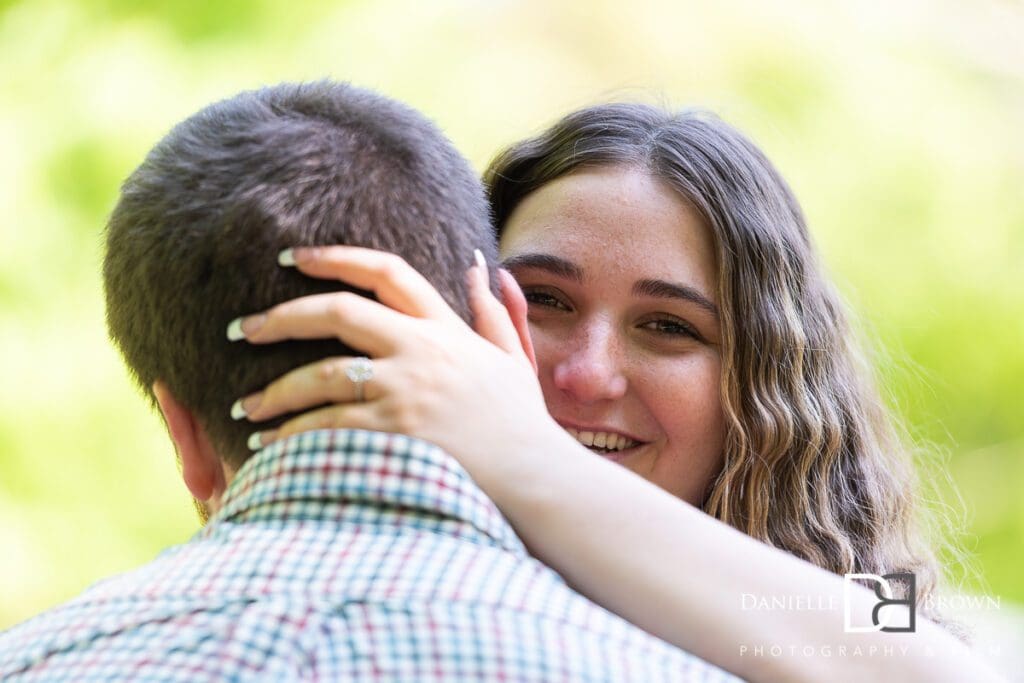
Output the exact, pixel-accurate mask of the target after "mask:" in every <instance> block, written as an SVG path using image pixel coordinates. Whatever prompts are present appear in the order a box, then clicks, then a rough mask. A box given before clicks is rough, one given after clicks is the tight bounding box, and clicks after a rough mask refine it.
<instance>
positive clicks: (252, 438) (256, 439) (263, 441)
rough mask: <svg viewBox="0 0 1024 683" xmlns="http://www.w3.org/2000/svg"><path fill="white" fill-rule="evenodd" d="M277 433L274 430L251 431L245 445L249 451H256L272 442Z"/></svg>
mask: <svg viewBox="0 0 1024 683" xmlns="http://www.w3.org/2000/svg"><path fill="white" fill-rule="evenodd" d="M276 434H277V431H276V430H270V431H268V432H253V433H252V434H250V435H249V440H248V441H247V442H246V445H247V446H248V447H249V450H250V451H258V450H260V449H261V448H266V447H267V446H269V445H270V444H272V443H274V436H275V435H276Z"/></svg>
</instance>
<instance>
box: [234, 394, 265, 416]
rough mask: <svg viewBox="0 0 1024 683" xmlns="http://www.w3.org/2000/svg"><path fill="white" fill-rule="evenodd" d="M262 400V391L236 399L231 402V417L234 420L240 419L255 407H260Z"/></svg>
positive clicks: (254, 410) (253, 410) (250, 413)
mask: <svg viewBox="0 0 1024 683" xmlns="http://www.w3.org/2000/svg"><path fill="white" fill-rule="evenodd" d="M262 401H263V392H262V391H260V392H257V393H255V394H249V395H248V396H246V397H244V398H240V399H238V400H237V401H235V402H234V403H233V404H231V417H232V418H233V419H235V420H241V419H242V418H245V417H249V416H250V415H252V414H253V413H255V412H256V409H257V408H259V407H260V403H261V402H262Z"/></svg>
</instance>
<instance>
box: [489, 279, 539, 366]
mask: <svg viewBox="0 0 1024 683" xmlns="http://www.w3.org/2000/svg"><path fill="white" fill-rule="evenodd" d="M498 283H499V284H500V285H501V299H502V302H503V303H504V304H505V308H506V309H507V310H508V315H509V317H510V318H511V319H512V325H513V326H514V327H515V328H516V333H517V334H518V335H519V343H521V344H522V345H523V351H525V352H526V357H527V358H529V359H530V365H532V366H533V371H534V372H537V354H535V353H534V352H533V340H532V339H531V338H530V325H529V323H528V322H527V305H526V297H524V296H523V290H521V289H520V288H519V283H518V282H516V279H515V278H514V277H512V273H510V272H508V271H507V270H505V269H504V268H498Z"/></svg>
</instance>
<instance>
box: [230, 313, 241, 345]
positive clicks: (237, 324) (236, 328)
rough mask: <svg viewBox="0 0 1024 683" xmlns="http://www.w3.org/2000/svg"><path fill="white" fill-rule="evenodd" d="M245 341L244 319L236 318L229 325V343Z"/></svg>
mask: <svg viewBox="0 0 1024 683" xmlns="http://www.w3.org/2000/svg"><path fill="white" fill-rule="evenodd" d="M239 339H245V332H243V331H242V319H241V318H235V319H234V320H232V321H231V322H230V323H228V341H238V340H239Z"/></svg>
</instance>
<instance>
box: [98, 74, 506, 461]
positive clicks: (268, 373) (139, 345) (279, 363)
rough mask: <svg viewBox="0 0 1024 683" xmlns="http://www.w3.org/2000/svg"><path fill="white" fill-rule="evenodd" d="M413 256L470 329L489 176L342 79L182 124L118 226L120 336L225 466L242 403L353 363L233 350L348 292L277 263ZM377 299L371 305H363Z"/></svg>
mask: <svg viewBox="0 0 1024 683" xmlns="http://www.w3.org/2000/svg"><path fill="white" fill-rule="evenodd" d="M327 244H346V245H354V246H362V247H370V248H374V249H381V250H385V251H389V252H393V253H395V254H398V255H400V256H402V257H403V258H404V259H405V260H406V261H408V262H409V263H410V264H411V265H412V266H413V267H414V268H416V269H417V270H418V271H420V272H421V273H422V274H423V275H424V276H425V277H426V278H427V279H428V280H429V281H430V282H431V283H432V284H433V285H434V286H435V287H436V288H437V289H438V291H439V292H440V293H441V295H442V296H443V297H444V298H445V299H446V300H447V302H448V303H449V304H450V305H451V306H452V308H453V309H455V311H457V312H458V313H459V314H460V315H461V316H462V317H463V318H464V319H465V320H469V319H470V313H469V306H468V302H467V296H466V290H465V281H464V276H465V272H466V269H467V268H468V267H469V266H470V265H471V264H472V262H473V249H474V248H479V249H481V250H482V251H483V252H484V255H485V257H487V259H488V261H491V262H493V261H494V260H495V257H496V248H495V245H494V236H493V234H492V231H491V228H490V221H489V217H488V207H487V203H486V200H485V199H484V194H483V189H482V186H481V184H480V181H479V179H478V178H477V175H476V174H475V173H474V171H473V170H472V168H471V167H470V166H469V164H468V163H467V162H466V160H465V159H464V158H463V157H462V156H461V155H460V154H459V153H458V152H457V151H456V150H455V148H454V147H453V146H452V145H451V143H450V142H449V141H448V140H447V139H446V138H445V137H444V135H443V134H442V133H441V131H440V130H439V129H438V128H437V127H436V126H435V125H434V124H432V123H431V122H430V121H428V120H427V119H426V118H425V117H424V116H423V115H421V114H420V113H419V112H416V111H415V110H413V109H411V108H410V107H407V106H405V105H403V104H400V103H398V102H395V101H393V100H390V99H388V98H385V97H383V96H381V95H378V94H376V93H373V92H370V91H367V90H363V89H360V88H356V87H353V86H351V85H347V84H343V83H336V82H331V81H321V82H316V83H306V84H281V85H277V86H273V87H267V88H263V89H260V90H256V91H250V92H243V93H241V94H239V95H236V96H235V97H232V98H230V99H227V100H224V101H222V102H218V103H216V104H212V105H210V106H208V107H206V108H204V109H202V110H201V111H199V112H198V113H196V114H194V115H193V116H191V117H189V118H188V119H186V120H185V121H183V122H181V123H179V124H178V125H177V126H175V127H174V128H173V129H172V130H171V132H170V133H169V134H168V135H167V136H166V137H165V138H164V139H163V140H161V141H160V142H159V143H158V144H157V145H156V147H154V149H153V150H152V151H151V152H150V153H149V155H148V156H147V157H146V159H145V161H144V162H143V163H142V165H141V166H139V168H137V169H136V170H135V171H134V172H133V173H132V174H131V175H130V176H129V177H128V179H127V180H126V181H125V183H124V186H123V188H122V191H121V196H120V200H119V201H118V203H117V206H116V207H115V209H114V211H113V213H112V215H111V217H110V221H109V224H108V226H107V242H106V254H105V258H104V270H103V273H104V287H105V292H106V303H107V324H108V327H109V331H110V335H111V338H112V339H113V340H114V342H115V343H116V344H117V346H118V347H119V348H120V350H121V352H122V353H123V355H124V358H125V361H126V362H127V364H128V366H129V368H130V369H131V371H132V374H133V375H134V377H135V378H136V379H137V380H138V382H139V384H140V385H141V386H142V389H143V391H144V392H145V393H146V394H147V395H148V396H149V398H150V400H151V401H152V400H153V398H154V397H153V395H152V388H151V387H152V385H153V382H154V381H156V380H162V381H163V382H165V383H166V384H167V386H168V388H169V389H170V391H171V393H173V394H174V396H175V397H176V398H177V399H178V400H179V401H180V402H181V403H182V404H183V405H185V406H186V407H187V408H189V409H190V410H191V411H193V413H194V414H195V415H196V416H197V418H198V419H199V420H200V422H201V423H202V424H203V426H204V427H205V428H206V430H207V433H208V434H209V436H210V438H211V441H212V442H213V444H214V447H215V448H216V449H217V451H218V453H219V454H220V456H221V457H222V459H223V460H224V461H225V462H227V463H229V464H231V465H233V466H235V467H237V466H240V465H241V463H242V462H244V461H245V460H246V459H247V458H248V455H249V452H248V449H247V448H246V445H245V442H246V438H247V436H248V434H249V433H250V432H251V431H253V425H251V424H246V423H245V422H241V423H239V422H235V421H234V420H232V419H231V418H230V415H229V413H230V406H231V403H232V402H233V401H234V400H235V399H236V398H239V397H241V396H244V395H245V394H247V393H250V392H252V391H256V390H259V389H260V388H262V387H263V386H265V385H266V384H267V383H268V382H269V381H270V380H272V379H274V378H276V377H278V376H279V375H281V374H283V373H285V372H287V371H288V370H290V369H292V368H294V367H297V366H299V365H302V364H305V363H309V362H312V361H314V360H318V359H320V358H324V357H327V356H331V355H342V354H347V355H351V354H355V353H358V352H357V351H356V350H354V349H350V348H347V347H345V346H343V345H341V344H340V343H339V342H336V341H316V342H311V341H303V342H298V341H296V342H286V343H280V344H272V345H267V346H255V345H250V344H245V343H232V342H230V341H228V339H227V337H226V336H225V329H226V326H227V324H228V322H230V321H231V320H232V319H234V318H235V317H237V316H239V315H244V314H248V313H254V312H257V311H261V310H264V309H266V308H269V307H271V306H273V305H275V304H277V303H280V302H282V301H285V300H288V299H292V298H295V297H298V296H305V295H308V294H312V293H317V292H324V291H331V290H339V289H346V287H344V286H342V285H340V284H339V283H337V282H335V283H331V282H325V281H321V280H313V279H311V278H307V277H304V276H303V275H302V274H301V273H299V272H297V271H296V270H295V269H293V268H282V267H280V266H278V265H277V260H276V257H277V254H278V252H280V251H281V250H282V249H285V248H287V247H293V246H310V245H327ZM360 293H362V294H366V292H360Z"/></svg>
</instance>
